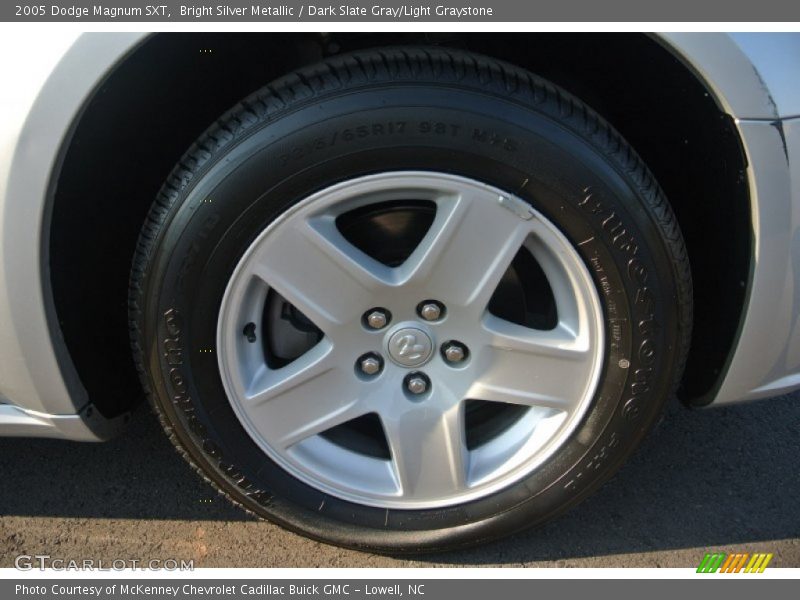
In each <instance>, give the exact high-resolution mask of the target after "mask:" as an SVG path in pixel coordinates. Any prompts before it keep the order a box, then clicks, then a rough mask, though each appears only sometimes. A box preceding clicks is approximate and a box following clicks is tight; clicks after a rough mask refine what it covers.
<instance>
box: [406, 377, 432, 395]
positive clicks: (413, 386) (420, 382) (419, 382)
mask: <svg viewBox="0 0 800 600" xmlns="http://www.w3.org/2000/svg"><path fill="white" fill-rule="evenodd" d="M406 386H407V387H408V391H409V392H411V393H412V394H415V395H419V394H424V393H425V392H427V391H428V382H427V381H425V379H423V378H422V377H420V376H419V375H417V376H415V377H411V378H410V379H409V380H408V383H406Z"/></svg>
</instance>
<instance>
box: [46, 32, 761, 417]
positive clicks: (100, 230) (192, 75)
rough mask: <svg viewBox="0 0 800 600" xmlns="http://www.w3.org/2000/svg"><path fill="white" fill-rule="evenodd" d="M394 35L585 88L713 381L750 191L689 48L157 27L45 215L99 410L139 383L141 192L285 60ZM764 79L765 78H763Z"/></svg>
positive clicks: (698, 382) (635, 39)
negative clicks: (671, 243)
mask: <svg viewBox="0 0 800 600" xmlns="http://www.w3.org/2000/svg"><path fill="white" fill-rule="evenodd" d="M404 43H405V44H422V43H425V44H431V43H435V44H443V45H451V46H454V47H459V48H464V49H468V50H471V51H476V52H481V53H484V54H488V55H492V56H495V57H497V58H501V59H504V60H507V61H510V62H514V63H516V64H517V65H519V66H521V67H524V68H528V69H530V70H532V71H534V72H536V73H538V74H540V75H542V76H543V77H545V78H548V79H550V80H552V81H553V82H554V83H556V84H558V85H560V86H561V87H564V88H565V89H567V90H568V91H571V92H573V93H574V94H576V95H577V96H579V97H581V98H582V99H583V100H585V101H586V102H587V103H588V104H590V105H592V106H593V108H595V109H596V110H598V112H600V113H601V114H603V115H604V116H605V117H606V118H607V119H608V120H609V121H610V122H611V123H612V124H614V125H615V126H616V128H617V129H618V130H620V132H621V133H622V134H623V136H625V137H626V138H627V139H628V141H629V142H631V144H632V145H633V146H634V147H635V148H636V149H637V151H638V152H639V153H640V154H641V155H642V156H643V158H644V160H645V162H646V163H648V165H649V166H650V168H651V169H652V170H653V171H654V173H655V175H656V178H657V179H658V180H659V181H660V183H661V185H662V187H664V188H665V190H666V192H667V196H668V198H670V200H671V202H672V204H673V208H674V209H675V212H676V214H677V217H678V220H679V222H680V224H681V227H682V229H683V231H684V235H685V237H686V241H687V246H688V249H689V256H690V261H691V262H692V265H693V273H694V279H695V282H696V284H695V306H696V313H697V316H698V318H697V319H696V322H697V323H698V327H697V328H696V331H695V335H694V336H693V340H692V349H691V350H690V357H689V362H688V365H687V372H686V376H685V378H684V385H683V387H682V395H683V397H684V398H685V399H687V400H692V399H695V398H702V397H708V395H709V394H712V395H713V390H714V389H715V388H716V386H717V385H718V384H719V382H720V380H721V379H722V377H723V375H724V369H725V365H726V361H727V360H728V357H729V355H730V353H731V351H732V350H733V349H734V347H735V343H736V336H737V335H738V328H739V323H740V322H741V320H742V317H743V315H744V311H745V309H746V291H747V282H748V281H749V278H750V271H751V255H752V243H753V239H752V235H753V234H752V222H751V208H750V201H751V199H750V196H749V192H748V181H747V172H746V167H747V162H746V157H745V154H744V151H743V149H742V145H741V142H740V140H739V135H738V132H737V129H736V125H735V123H734V121H733V119H732V118H731V116H730V115H729V114H727V113H726V112H725V111H724V110H723V109H725V108H727V109H729V110H730V109H731V108H730V107H731V106H733V105H732V104H731V103H730V102H729V101H728V100H727V99H725V98H723V97H721V96H720V95H719V94H720V93H721V88H720V87H719V86H715V85H711V84H709V83H708V82H707V81H706V80H701V79H700V78H699V77H698V75H701V76H703V77H707V76H708V74H707V73H706V74H703V73H700V69H696V68H689V67H688V66H687V61H688V60H690V58H691V57H690V56H688V55H683V54H680V53H679V52H678V51H677V50H676V49H675V48H676V47H677V45H678V44H680V43H681V42H680V40H677V39H675V38H668V37H667V38H656V37H651V36H645V35H638V34H621V35H619V34H617V35H607V34H586V35H585V34H506V35H504V36H497V35H493V34H443V35H431V34H397V35H390V34H380V35H370V34H333V35H317V34H236V35H230V34H171V35H165V34H157V35H152V36H148V37H143V38H139V39H137V40H135V41H134V40H132V41H131V45H130V47H129V48H128V51H127V53H125V54H124V56H122V57H120V60H118V61H117V62H116V64H115V66H114V67H113V69H112V70H111V71H110V72H109V73H108V74H107V75H106V76H105V77H104V78H103V79H102V80H101V81H100V82H98V84H97V87H96V88H95V89H94V91H93V93H92V94H91V96H90V97H89V98H87V100H86V103H85V105H84V107H83V109H82V110H81V111H80V113H79V114H78V116H77V117H76V118H75V120H74V123H73V124H72V127H71V130H70V132H69V134H68V135H66V136H65V138H64V141H63V143H62V146H61V153H60V156H61V157H62V159H61V160H59V161H57V162H56V164H55V168H54V169H53V172H52V174H51V183H50V186H49V189H50V192H49V195H48V197H47V206H46V214H47V215H49V216H48V217H47V218H45V219H44V220H43V222H42V232H41V233H42V244H43V246H44V248H45V250H44V251H43V253H42V255H43V257H49V269H48V268H43V270H42V272H43V273H44V274H45V277H46V278H47V280H46V281H45V282H44V284H43V287H44V290H45V296H46V302H49V303H50V305H51V306H52V307H54V309H55V310H54V311H50V312H51V314H50V315H49V323H48V326H49V329H50V337H51V339H52V340H54V344H55V345H56V346H57V347H60V348H62V349H64V350H66V352H62V353H59V354H58V356H59V361H60V368H61V370H62V376H64V378H65V379H67V380H70V381H73V383H72V384H71V385H72V386H73V387H74V386H75V385H78V384H79V385H81V386H82V387H83V388H84V389H85V391H86V392H87V393H88V398H89V399H90V400H91V401H92V403H93V404H95V405H96V406H97V407H98V409H99V410H100V412H101V413H102V414H104V415H106V416H115V415H118V414H120V413H123V412H125V411H126V410H127V409H128V408H130V406H131V405H133V404H134V403H135V402H136V401H137V400H138V398H139V397H140V393H139V389H140V388H139V383H138V379H137V377H136V373H135V369H134V367H133V362H132V360H131V358H130V353H129V351H128V330H127V310H126V300H127V289H128V270H129V268H130V264H131V260H132V256H133V251H134V247H135V241H136V237H137V236H138V234H139V230H140V227H141V224H142V223H143V222H144V219H145V217H146V214H147V211H148V209H149V206H150V204H151V202H152V200H153V198H154V197H155V195H156V192H157V191H158V188H159V187H160V185H161V183H162V182H163V180H164V179H165V178H166V176H167V175H168V174H169V172H170V170H171V169H172V166H173V165H174V163H175V162H176V161H177V160H178V159H179V158H180V156H181V155H182V154H183V152H184V151H185V150H186V148H188V147H189V145H190V144H191V143H192V142H193V141H194V139H196V138H197V137H198V136H199V135H200V133H202V131H203V130H205V128H206V127H207V126H208V124H209V123H211V122H213V121H214V119H215V118H216V117H217V116H218V115H219V114H221V113H222V112H224V111H225V110H226V109H228V108H229V107H230V106H232V105H233V104H235V103H236V102H237V101H238V100H239V99H240V98H241V97H244V96H245V95H247V94H248V93H250V92H251V91H253V90H254V89H256V88H258V87H260V86H261V85H263V84H264V83H265V82H268V81H270V80H271V79H274V78H276V77H278V76H280V75H282V74H283V73H286V72H288V71H290V70H292V69H294V68H296V67H299V66H302V65H303V64H308V63H311V62H316V61H317V60H319V59H320V58H322V57H323V56H325V55H327V54H329V53H334V52H342V51H347V50H350V49H357V48H362V47H375V46H378V45H388V44H404ZM587 57H590V58H588V59H587ZM609 65H612V66H613V68H611V69H609V68H608V66H609ZM603 66H605V70H599V69H600V67H603ZM665 81H668V82H669V83H670V86H666V87H665V86H664V82H665ZM754 93H756V92H754ZM760 93H761V94H762V95H763V94H765V93H767V92H766V91H765V89H764V88H763V86H762V87H761V88H760ZM767 105H768V103H767V104H765V105H764V106H767ZM773 105H774V103H773ZM676 159H677V162H676ZM720 218H722V219H725V220H726V221H727V222H728V223H729V229H728V230H726V231H725V232H718V233H716V234H714V233H713V231H714V229H715V228H713V227H711V228H709V225H713V224H714V223H716V222H717V221H718V220H719V219H720ZM709 231H712V233H710V234H709ZM720 266H721V268H722V269H723V271H724V272H723V273H722V275H721V276H719V275H716V272H717V270H718V269H719V268H720ZM709 273H712V274H715V275H714V276H713V277H709V276H708V274H709ZM101 292H102V293H101ZM731 298H733V299H734V301H733V302H731V301H730V299H731ZM721 299H727V300H726V301H725V302H722V303H721V302H720V301H721ZM720 305H724V306H727V307H729V309H726V310H723V311H720V310H719V306H720ZM64 357H66V359H65V358H64ZM710 362H711V363H713V367H712V368H709V363H710ZM65 373H74V374H76V375H77V377H75V378H70V376H68V375H66V374H65ZM76 381H77V383H76ZM83 396H85V394H84V395H83ZM73 397H78V396H76V395H75V394H74V393H73Z"/></svg>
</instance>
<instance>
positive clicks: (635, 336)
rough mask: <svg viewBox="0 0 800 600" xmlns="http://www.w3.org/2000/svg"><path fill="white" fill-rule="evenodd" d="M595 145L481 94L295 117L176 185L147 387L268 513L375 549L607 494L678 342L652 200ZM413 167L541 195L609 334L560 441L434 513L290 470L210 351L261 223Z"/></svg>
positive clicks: (490, 529) (428, 92) (157, 266)
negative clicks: (237, 401)
mask: <svg viewBox="0 0 800 600" xmlns="http://www.w3.org/2000/svg"><path fill="white" fill-rule="evenodd" d="M401 123H402V124H403V125H402V126H401V125H400V124H401ZM392 124H393V126H392ZM587 137H588V136H586V135H585V134H584V135H581V134H579V133H577V132H575V131H573V130H571V129H569V128H567V127H565V126H564V125H563V124H561V123H559V122H558V121H557V120H555V119H554V118H552V116H550V115H546V114H543V113H542V112H539V111H537V110H534V109H532V108H531V107H529V106H525V105H522V104H519V103H515V102H512V101H509V100H507V99H504V98H501V97H497V96H493V95H490V94H486V93H481V92H479V91H476V90H471V89H457V88H452V87H451V88H449V89H442V88H439V87H436V86H433V85H427V86H413V85H405V86H381V87H374V88H368V89H364V90H360V91H359V92H358V93H353V92H349V93H340V94H335V95H331V96H330V97H328V98H325V99H324V100H322V101H317V102H313V103H308V104H306V105H304V106H303V105H301V106H298V107H295V108H293V109H291V110H287V111H285V112H284V114H282V115H281V116H280V118H276V119H273V120H271V121H270V122H269V123H268V124H266V125H264V126H262V127H260V128H258V129H256V130H255V131H254V132H252V133H251V134H250V135H248V136H247V137H246V138H244V139H240V140H236V142H235V143H234V144H232V145H230V146H229V147H228V148H226V150H225V151H224V152H221V153H218V155H217V156H215V157H214V159H213V160H210V161H209V162H208V164H207V166H206V167H205V168H204V169H203V170H202V171H201V172H198V173H197V174H196V175H195V176H194V177H193V178H192V180H191V181H190V182H189V183H187V184H186V185H185V186H184V188H183V189H182V190H181V191H180V192H179V193H177V198H176V201H175V203H174V205H173V207H172V209H171V211H170V213H169V215H168V222H167V224H166V226H165V227H163V228H162V230H161V231H162V233H161V235H160V236H159V239H158V240H157V242H156V246H155V247H156V251H155V253H154V258H153V260H152V268H151V269H150V270H149V272H148V274H147V278H146V286H145V294H144V310H143V326H142V331H143V337H144V339H145V340H146V342H147V346H146V347H147V348H148V365H149V372H150V384H151V386H152V388H153V389H154V390H155V400H156V402H157V404H158V406H159V408H160V410H161V411H162V412H163V413H164V414H165V415H166V418H167V420H168V421H169V422H170V423H171V424H172V426H173V427H174V428H175V429H176V432H177V434H178V436H179V437H180V439H181V443H182V444H183V446H184V447H185V448H186V449H187V451H188V452H189V454H190V456H191V458H192V460H193V461H194V462H195V463H196V464H198V465H199V466H200V467H201V469H202V470H203V471H204V472H205V473H206V474H207V475H208V476H210V477H211V478H212V480H213V481H214V482H215V483H217V484H218V485H219V486H221V487H223V488H224V489H226V490H228V491H229V492H230V493H231V494H232V496H233V497H234V499H235V500H236V501H237V502H240V503H241V504H243V505H244V506H245V507H246V508H248V509H250V510H253V511H254V512H256V513H258V514H260V515H263V516H267V517H269V518H271V519H273V520H276V521H278V522H280V523H282V524H284V525H286V526H289V527H291V528H293V529H296V530H300V531H302V532H304V533H306V534H308V535H312V536H314V537H319V538H323V539H325V540H327V541H335V542H337V543H340V544H343V545H349V546H365V545H367V546H371V547H377V548H393V549H397V548H398V547H402V546H406V545H407V546H409V547H411V546H413V547H423V546H434V545H435V546H439V547H441V546H442V545H443V544H444V545H457V544H460V543H463V542H464V541H466V540H467V539H469V540H471V541H475V540H479V539H486V538H489V537H496V536H499V535H502V534H503V533H507V532H508V531H511V530H515V529H518V528H520V527H522V526H527V525H531V524H535V523H538V522H541V521H543V520H545V519H547V518H549V517H550V516H552V515H553V514H555V513H557V512H559V511H560V510H563V509H564V508H565V507H567V506H570V505H572V504H573V503H575V502H577V501H578V500H580V499H581V498H582V497H583V496H584V495H586V494H587V493H588V492H589V491H591V490H593V489H594V488H595V487H597V485H598V484H599V483H600V482H601V481H603V480H604V479H606V478H607V477H608V476H609V475H610V474H611V473H613V472H614V471H615V470H616V468H617V466H618V465H619V464H620V463H621V462H622V461H623V460H624V459H625V457H626V456H627V455H628V454H629V453H630V452H631V451H632V449H633V448H634V447H635V446H636V445H637V443H638V441H639V439H640V438H641V436H642V434H643V433H644V432H645V431H646V430H647V429H648V428H649V426H650V425H651V423H652V422H653V421H654V419H655V418H656V417H657V416H658V415H659V414H660V410H661V405H662V403H663V400H664V399H665V398H666V397H667V396H668V395H669V393H670V391H671V382H672V381H673V378H674V369H675V364H676V352H677V350H676V348H678V346H679V344H678V343H677V339H676V336H677V330H678V327H677V309H676V307H675V305H674V302H671V300H672V299H674V298H676V291H675V287H674V285H675V284H674V281H673V270H672V265H671V263H670V257H669V254H668V252H667V251H666V249H665V247H664V244H663V241H662V238H661V235H662V234H661V232H660V230H659V228H658V226H657V225H656V223H655V220H654V218H653V215H652V214H650V213H649V211H648V210H647V208H646V207H647V202H646V200H645V195H646V194H647V193H653V192H652V190H650V191H648V190H643V189H641V187H640V184H639V183H638V181H637V180H636V179H635V178H634V177H631V176H630V175H629V174H627V173H626V172H624V170H623V169H622V168H621V166H620V162H619V160H618V159H617V157H615V156H614V155H611V154H609V153H608V151H607V150H604V149H602V148H600V147H598V146H597V145H595V144H593V143H592V141H591V140H590V139H587ZM405 170H430V171H441V172H447V173H452V174H456V175H461V176H465V177H469V178H472V179H476V180H478V181H482V182H484V183H487V184H490V185H493V186H496V187H498V188H500V189H502V190H504V191H507V192H508V193H510V194H515V195H517V196H518V197H521V198H523V199H525V200H527V201H528V202H530V203H531V204H532V205H533V206H534V208H535V209H536V210H538V211H539V212H541V213H542V214H544V215H545V216H547V217H548V218H549V219H551V220H552V221H553V222H554V223H555V224H556V226H557V227H558V228H559V229H560V230H561V231H562V232H563V233H564V234H565V235H566V237H567V238H568V239H569V240H570V241H571V242H572V243H573V244H574V246H575V247H576V249H577V251H578V252H579V254H580V255H581V257H582V259H583V260H584V262H585V264H586V266H587V268H588V269H589V272H590V273H591V275H592V278H593V281H594V283H595V285H596V286H597V289H598V291H599V295H600V297H601V301H602V305H603V314H604V320H605V323H604V325H605V331H606V353H605V360H604V366H603V373H602V376H601V378H600V383H599V385H598V390H597V393H596V394H595V397H594V398H593V400H592V403H591V406H590V407H589V410H588V411H587V413H586V415H585V417H584V418H583V420H582V422H581V423H580V424H579V425H578V426H577V428H576V429H575V431H574V432H573V433H572V435H571V436H570V438H569V439H568V441H567V442H566V443H565V444H564V445H563V446H562V448H561V449H560V450H559V451H558V452H557V453H556V454H555V455H554V456H552V457H551V458H550V459H548V460H547V461H546V462H545V463H544V464H543V465H542V466H541V467H540V468H538V469H537V470H536V471H534V472H533V473H531V474H530V475H528V476H526V477H525V478H523V479H521V480H519V481H518V482H516V483H515V484H513V485H511V486H510V487H508V488H506V489H504V490H502V491H500V492H497V493H495V494H492V495H491V496H488V497H484V498H481V499H478V500H475V501H472V502H468V503H465V504H460V505H456V506H452V507H447V508H439V509H429V510H386V509H378V508H372V507H364V506H360V505H357V504H353V503H351V502H347V501H344V500H341V499H338V498H336V497H333V496H331V495H329V494H325V493H323V492H321V491H319V490H316V489H314V488H312V487H310V486H307V485H306V484H304V483H302V482H300V481H298V480H296V479H294V478H293V477H291V476H290V475H288V474H287V473H286V472H285V471H283V470H282V469H281V468H280V467H279V466H278V465H276V464H275V463H273V462H272V461H271V460H270V459H269V458H268V457H266V455H264V454H263V452H262V451H261V450H260V449H259V448H258V446H257V445H256V444H255V442H253V441H252V440H251V439H250V437H249V436H248V434H247V433H246V432H245V430H244V428H243V427H242V425H241V424H240V423H239V421H238V419H237V418H236V416H235V415H234V413H233V410H232V408H231V406H230V403H229V401H228V399H227V397H226V395H225V392H224V389H223V386H222V382H221V379H220V376H219V369H218V365H217V356H216V353H215V352H214V349H215V345H216V344H215V341H216V333H217V317H218V311H219V307H220V303H221V300H222V296H223V294H224V292H225V288H226V286H227V282H228V280H229V278H230V276H231V274H232V273H233V270H234V268H235V266H236V264H237V263H238V260H239V259H240V258H241V256H242V255H243V254H244V252H245V251H246V249H247V248H248V247H249V245H250V244H251V243H252V241H253V240H254V239H255V238H256V237H257V235H258V234H259V233H260V232H261V231H263V229H264V228H265V227H266V226H268V225H269V224H270V223H272V222H273V221H274V220H275V219H276V218H278V217H279V216H280V215H281V214H282V213H283V212H284V211H285V210H286V209H287V208H289V207H290V206H292V205H293V204H295V203H297V202H299V201H301V200H302V199H303V198H305V197H307V196H308V195H310V194H311V193H314V192H316V191H318V190H320V189H324V188H325V187H327V186H329V185H332V184H334V183H338V182H341V181H345V180H348V179H352V178H354V177H358V176H362V175H367V174H371V173H375V172H380V171H405ZM512 509H513V510H512Z"/></svg>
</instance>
